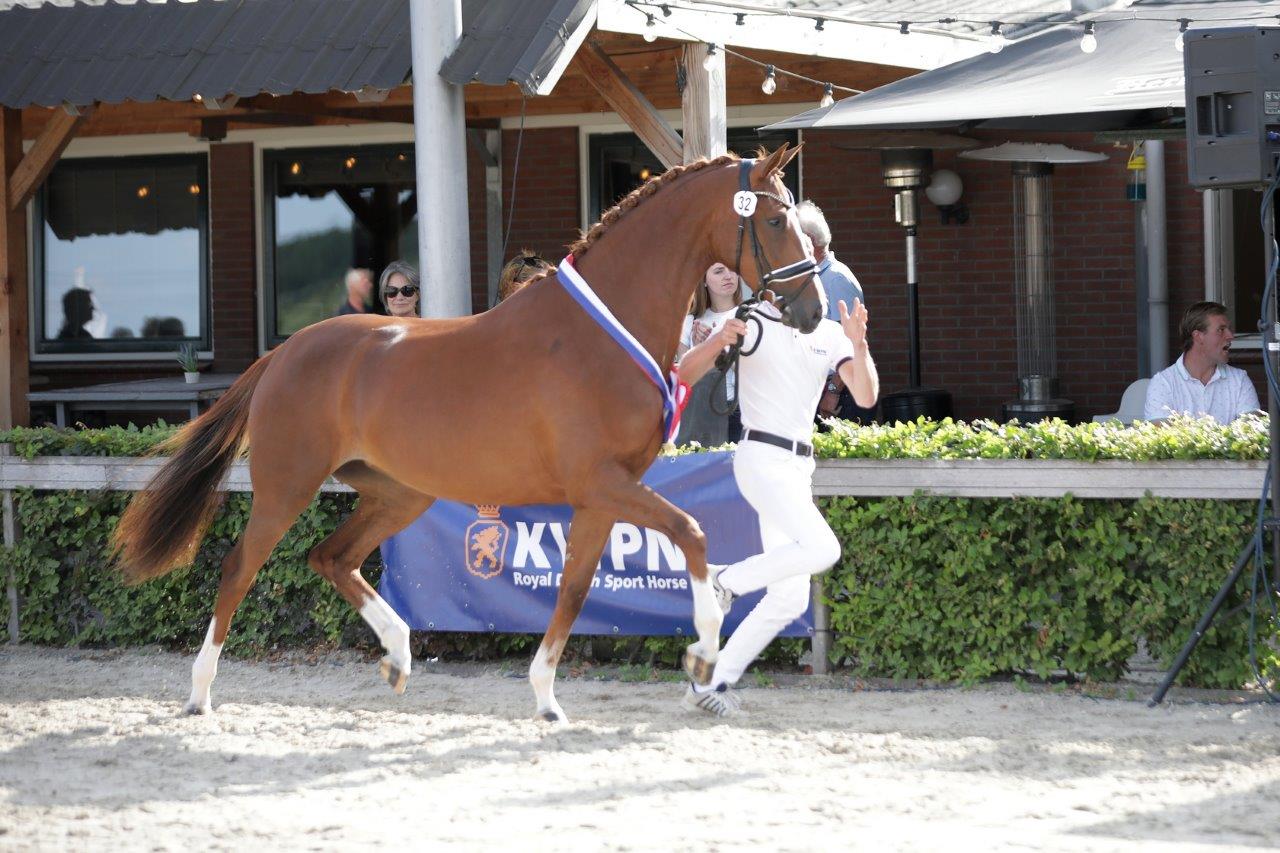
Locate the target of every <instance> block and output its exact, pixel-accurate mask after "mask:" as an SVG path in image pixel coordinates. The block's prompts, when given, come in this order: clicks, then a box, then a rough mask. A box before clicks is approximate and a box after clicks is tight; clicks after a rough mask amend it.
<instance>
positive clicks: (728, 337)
mask: <svg viewBox="0 0 1280 853" xmlns="http://www.w3.org/2000/svg"><path fill="white" fill-rule="evenodd" d="M746 333H747V324H746V322H745V321H743V320H739V319H738V318H737V317H730V318H729V319H727V320H725V321H724V325H723V326H721V327H720V328H719V329H718V330H717V331H716V332H715V333H714V334H711V335H708V336H707V339H706V340H705V341H703V342H702V343H700V344H697V345H695V346H694V347H693V348H692V349H690V350H689V351H688V352H686V353H685V354H684V355H683V356H681V357H680V365H679V368H678V369H679V371H680V380H681V381H682V382H687V383H688V384H690V385H692V384H693V383H695V382H697V381H698V380H699V379H701V378H702V377H703V375H704V374H706V372H707V371H708V370H710V369H711V368H712V366H713V365H714V364H715V362H716V358H717V357H718V356H719V355H720V353H721V352H722V351H723V350H724V348H725V347H730V346H733V345H734V344H736V343H738V342H739V341H741V339H742V336H743V335H745V334H746Z"/></svg>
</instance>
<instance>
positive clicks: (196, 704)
mask: <svg viewBox="0 0 1280 853" xmlns="http://www.w3.org/2000/svg"><path fill="white" fill-rule="evenodd" d="M322 479H323V476H321V477H320V478H318V479H316V481H315V483H314V484H313V485H312V486H311V487H310V489H309V490H308V489H306V488H305V487H304V488H292V487H291V488H290V489H289V491H288V492H286V493H277V492H275V490H273V489H271V488H270V487H264V488H262V489H258V490H256V491H255V493H254V497H253V506H252V508H251V509H250V511H249V521H248V522H247V523H246V524H245V528H244V533H243V534H241V536H240V541H238V542H237V543H236V544H235V546H234V547H233V548H232V549H231V551H230V552H229V553H228V554H227V556H226V557H224V558H223V560H222V582H221V583H220V584H219V585H218V600H217V603H216V604H214V608H213V619H212V621H210V623H209V630H208V631H207V632H206V633H205V638H204V646H203V647H201V649H200V654H199V655H197V656H196V660H195V663H194V664H192V666H191V698H190V699H188V700H187V704H186V707H185V710H186V712H187V713H188V714H205V713H208V712H209V711H210V710H211V709H212V705H211V703H210V699H209V688H210V686H211V685H212V684H213V678H214V676H215V675H217V673H218V657H219V655H221V653H222V644H223V643H224V642H226V639H227V632H228V631H229V630H230V628H231V617H232V616H233V615H234V614H235V612H236V608H237V607H239V606H240V602H241V601H243V600H244V597H245V595H246V594H247V593H248V592H249V587H251V586H253V581H254V578H256V577H257V576H258V570H259V569H261V568H262V564H263V563H265V562H266V561H267V557H269V556H270V555H271V549H272V548H274V547H275V546H276V543H277V542H279V541H280V538H281V537H282V536H284V534H285V531H287V530H288V529H289V526H290V525H291V524H293V522H294V519H296V518H297V517H298V515H299V513H301V512H302V511H303V510H304V509H306V507H307V504H309V503H310V502H311V498H312V496H313V495H314V494H315V491H316V489H318V488H319V486H320V482H321V480H322Z"/></svg>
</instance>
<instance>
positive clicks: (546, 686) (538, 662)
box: [529, 644, 569, 723]
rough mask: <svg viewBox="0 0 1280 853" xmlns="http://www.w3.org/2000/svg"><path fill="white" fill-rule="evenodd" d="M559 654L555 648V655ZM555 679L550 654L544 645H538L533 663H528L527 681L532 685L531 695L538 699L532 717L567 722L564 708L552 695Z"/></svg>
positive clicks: (554, 721) (554, 669) (554, 670)
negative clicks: (535, 710)
mask: <svg viewBox="0 0 1280 853" xmlns="http://www.w3.org/2000/svg"><path fill="white" fill-rule="evenodd" d="M562 645H563V644H562ZM559 656H560V655H559V649H557V650H556V657H557V658H558V657H559ZM555 680H556V668H555V667H554V666H552V665H551V654H550V652H549V650H548V649H547V647H546V646H545V645H542V646H538V653H537V654H536V655H534V656H533V663H531V664H529V683H530V684H532V685H533V695H534V696H535V697H536V698H537V700H538V710H537V712H536V713H535V715H534V717H535V718H536V719H542V720H547V721H549V722H553V723H567V722H569V718H568V717H566V716H565V715H564V710H563V709H561V707H560V703H559V702H557V701H556V697H555V695H554V687H555Z"/></svg>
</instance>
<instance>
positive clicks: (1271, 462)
mask: <svg viewBox="0 0 1280 853" xmlns="http://www.w3.org/2000/svg"><path fill="white" fill-rule="evenodd" d="M1277 203H1280V198H1276V197H1273V198H1272V205H1271V207H1270V208H1269V209H1268V210H1265V211H1263V213H1262V234H1263V241H1262V242H1263V246H1264V247H1265V251H1264V252H1263V261H1264V263H1265V264H1266V266H1265V269H1268V270H1269V269H1271V263H1272V253H1273V248H1272V247H1273V244H1274V242H1275V236H1276V204H1277ZM1275 291H1276V288H1273V289H1272V292H1271V299H1269V300H1267V304H1266V305H1263V306H1262V316H1263V321H1264V322H1263V324H1262V325H1263V329H1262V342H1263V352H1262V357H1263V358H1265V359H1267V360H1268V361H1270V362H1271V367H1272V373H1273V374H1275V375H1278V376H1280V351H1278V350H1280V344H1277V343H1276V323H1277V316H1278V315H1277V312H1276V298H1277V297H1276V292H1275ZM1267 413H1268V415H1270V418H1269V420H1270V421H1271V424H1270V429H1269V435H1270V438H1271V444H1270V448H1271V456H1270V458H1269V459H1268V467H1269V468H1270V471H1271V518H1272V519H1280V399H1278V398H1277V397H1276V392H1275V389H1273V388H1272V387H1271V383H1270V382H1267ZM1271 582H1272V584H1277V583H1280V536H1277V535H1276V533H1275V531H1274V530H1273V531H1272V533H1271Z"/></svg>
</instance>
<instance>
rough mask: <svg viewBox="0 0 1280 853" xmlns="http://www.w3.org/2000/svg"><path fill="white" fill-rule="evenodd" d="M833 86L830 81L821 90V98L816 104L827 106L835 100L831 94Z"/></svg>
mask: <svg viewBox="0 0 1280 853" xmlns="http://www.w3.org/2000/svg"><path fill="white" fill-rule="evenodd" d="M833 88H834V87H833V86H832V85H831V84H830V83H828V84H827V85H826V88H824V89H823V90H822V100H820V101H818V106H820V107H829V106H832V105H833V104H834V103H835V102H836V98H835V95H833V94H832V91H831V90H832V89H833Z"/></svg>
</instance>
